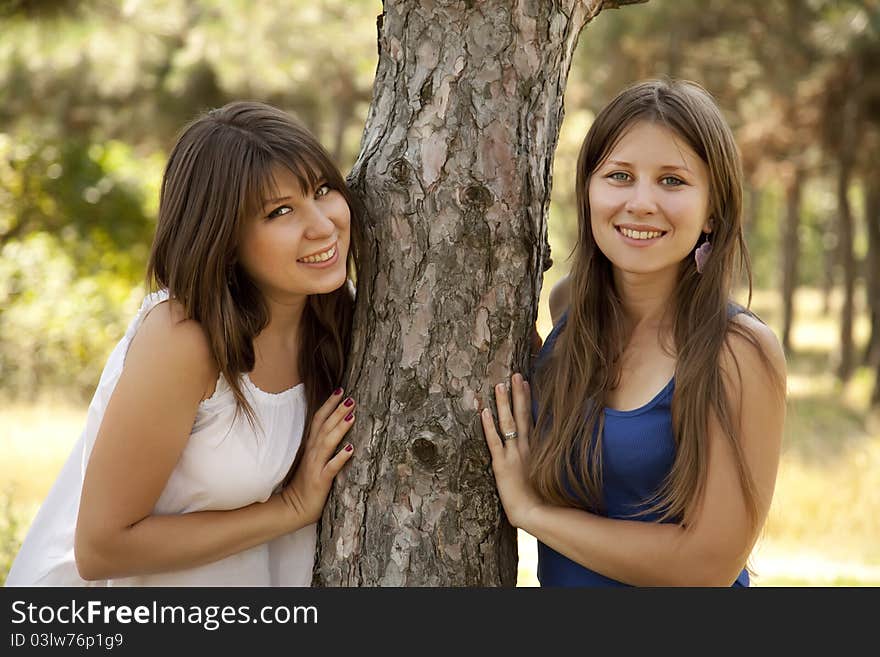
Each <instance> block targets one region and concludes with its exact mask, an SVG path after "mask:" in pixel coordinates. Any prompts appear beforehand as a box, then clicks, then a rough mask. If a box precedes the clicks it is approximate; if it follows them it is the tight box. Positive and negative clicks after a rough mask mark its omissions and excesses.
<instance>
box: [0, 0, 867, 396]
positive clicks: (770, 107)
mask: <svg viewBox="0 0 880 657" xmlns="http://www.w3.org/2000/svg"><path fill="white" fill-rule="evenodd" d="M381 11H382V4H381V2H379V0H320V1H316V2H309V3H301V2H295V1H293V0H279V1H278V2H273V3H251V2H244V1H243V0H234V1H231V0H199V1H196V0H154V1H151V2H147V1H141V0H125V1H124V2H105V1H98V0H93V1H84V2H78V3H76V2H67V1H63V0H55V1H51V2H49V1H39V2H29V1H26V0H16V1H14V2H10V1H6V2H0V256H2V259H0V397H2V398H7V399H29V398H34V397H36V396H38V395H40V394H42V393H45V392H46V391H51V392H53V393H61V394H63V395H67V396H72V397H74V398H77V399H86V398H88V396H89V394H90V392H91V390H92V389H93V387H94V385H95V383H96V382H97V378H98V376H99V374H100V369H101V367H102V365H103V361H104V359H105V358H106V356H107V354H108V353H109V351H110V349H111V348H112V345H113V343H114V342H115V341H116V340H117V339H118V338H119V337H120V336H121V334H122V333H123V331H124V328H125V326H126V323H127V321H128V320H129V317H130V316H131V313H132V312H133V310H134V309H136V307H137V305H138V300H139V297H140V295H141V294H142V287H141V285H142V278H143V273H144V265H145V262H146V258H147V255H148V251H149V245H150V239H151V235H152V232H153V228H154V222H155V216H156V209H157V200H158V186H159V181H160V178H161V173H162V166H163V163H164V160H165V157H166V154H167V152H168V150H169V149H170V147H171V145H172V143H173V141H174V138H175V135H176V134H177V133H178V131H179V130H180V129H181V127H182V126H183V125H184V124H185V123H186V122H187V121H189V120H190V119H192V118H193V117H194V116H195V115H196V114H198V113H199V112H201V111H203V110H205V109H208V108H210V107H214V106H218V105H220V104H223V103H225V102H227V101H229V100H232V99H236V98H257V99H261V100H264V101H267V102H270V103H273V104H276V105H278V106H280V107H282V108H284V109H286V110H288V111H290V112H291V113H293V114H294V115H296V116H298V117H299V118H300V119H301V120H302V121H303V122H304V123H305V124H306V125H307V126H308V127H309V128H310V129H311V130H312V131H313V132H314V133H315V134H316V135H317V136H318V137H319V139H320V140H321V141H322V142H323V143H324V144H325V145H326V146H327V147H328V149H329V150H330V151H331V153H332V154H333V155H334V157H335V158H336V160H337V162H338V164H339V166H340V167H341V168H342V169H343V170H345V171H347V170H348V168H349V167H350V165H351V164H352V163H353V161H354V158H355V157H356V155H357V152H358V149H359V142H360V136H361V131H362V128H363V123H364V119H365V117H366V113H367V109H368V106H369V101H370V97H371V92H372V81H373V73H374V71H375V66H376V60H377V46H376V17H377V15H378V14H379V13H381ZM878 16H880V9H878V2H877V1H876V0H869V1H867V2H855V1H842V0H834V1H832V0H805V1H804V2H791V1H789V0H743V1H742V2H736V3H731V2H726V1H722V0H709V1H704V0H700V1H698V0H677V1H676V2H662V1H659V0H653V1H651V2H648V3H647V4H645V5H636V6H630V7H626V8H622V9H619V10H607V11H603V12H602V13H601V14H600V16H599V17H598V18H597V19H596V20H595V21H594V22H593V23H591V24H590V25H589V26H588V27H587V28H586V30H585V31H584V32H583V34H582V35H581V39H580V43H579V45H578V48H577V52H576V56H575V59H574V63H573V66H572V70H571V74H570V78H569V85H568V89H567V92H566V110H567V116H566V119H565V122H564V124H563V127H562V132H561V135H560V140H559V147H558V149H557V153H556V160H555V166H554V172H553V174H554V175H553V179H554V188H553V200H552V205H551V210H550V218H549V221H550V242H551V246H552V248H553V257H554V262H555V265H554V267H553V269H551V270H550V271H549V272H548V273H547V276H546V278H545V292H546V290H548V289H549V287H550V286H551V285H552V284H553V283H554V282H555V281H556V280H558V279H559V278H560V277H561V276H562V275H563V274H564V273H565V272H566V271H567V270H568V262H567V256H568V254H569V252H570V251H571V248H572V246H573V244H574V239H575V236H576V225H575V224H576V212H575V209H574V180H575V162H576V158H577V151H578V148H579V145H580V142H581V140H582V138H583V135H584V133H585V132H586V130H587V128H588V127H589V124H590V121H591V120H592V116H593V115H594V113H595V112H596V111H597V110H598V108H600V107H601V106H602V105H603V104H604V103H605V102H607V100H608V99H610V98H611V97H612V96H613V95H614V94H615V93H616V92H617V91H618V90H619V89H620V88H621V87H622V86H624V85H625V84H628V83H630V82H632V81H634V80H637V79H640V78H645V77H660V76H679V77H686V78H690V79H693V80H696V81H698V82H700V83H702V84H704V85H705V86H706V87H707V88H708V89H709V90H710V91H712V92H713V93H714V94H715V95H716V96H717V97H718V100H719V103H720V104H721V105H722V107H723V109H724V111H725V114H726V115H727V118H728V120H729V121H730V123H731V125H732V126H733V127H734V129H735V131H736V132H737V136H738V140H739V142H740V147H741V149H742V152H743V159H744V162H745V165H746V173H747V177H748V181H747V182H748V189H747V191H748V192H749V194H748V198H749V199H751V201H752V203H753V205H754V208H750V209H749V210H748V212H749V216H750V217H751V222H750V224H749V226H748V241H749V246H750V249H751V254H752V260H753V264H754V273H755V282H756V286H757V287H758V288H765V289H769V288H774V287H776V286H777V284H778V275H779V260H780V257H779V252H780V237H779V234H780V225H781V218H782V216H783V215H784V211H785V208H784V204H785V193H784V185H785V181H786V179H787V176H789V175H790V167H791V162H793V161H797V162H799V163H800V164H801V165H802V166H804V167H806V168H807V169H808V170H809V182H808V185H807V189H806V192H805V194H804V203H803V207H802V213H801V214H802V221H801V231H800V236H801V252H802V254H803V255H802V258H801V265H800V274H799V275H800V283H801V284H804V285H811V286H821V285H827V284H828V279H829V278H831V279H832V281H831V282H833V277H834V276H835V275H836V274H835V269H834V265H833V264H830V265H829V264H828V263H829V262H832V261H833V257H832V256H833V253H834V249H835V244H836V234H835V221H834V219H835V212H836V201H835V197H834V193H833V189H834V177H833V163H831V162H830V160H829V159H828V157H826V155H825V151H826V150H827V149H824V147H823V134H824V132H823V127H822V126H823V116H824V115H823V114H822V107H823V105H822V102H823V93H824V91H823V90H824V89H826V88H827V87H828V85H829V80H831V81H833V80H834V79H836V78H835V75H836V71H837V69H836V68H835V67H836V66H837V67H839V66H841V64H840V62H841V61H843V60H846V57H852V56H854V55H853V53H859V52H862V51H870V50H871V48H875V49H876V48H877V34H878V24H880V18H878ZM450 38H454V35H450ZM866 44H867V45H866ZM874 68H876V67H874ZM868 73H869V74H870V75H873V77H872V78H870V79H871V80H875V82H874V84H876V77H877V75H878V74H877V73H876V71H873V72H872V71H868ZM838 77H839V76H838ZM826 132H827V130H826ZM865 143H866V145H870V144H871V143H873V142H870V140H867V141H866V142H865ZM876 152H877V149H876V148H875V149H874V150H871V149H869V148H866V149H865V154H864V156H863V157H864V158H866V159H867V158H869V157H870V155H871V153H876ZM863 184H864V183H863V182H862V180H861V179H857V180H856V182H855V183H854V187H853V189H852V200H853V203H854V205H855V207H856V211H857V214H858V212H860V211H861V194H860V189H861V186H862V185H863ZM854 249H855V254H856V258H857V259H864V257H865V254H866V250H867V246H866V239H865V235H864V229H863V226H862V224H861V223H859V224H857V233H856V239H855V244H854ZM829 272H830V274H829ZM541 312H542V321H544V322H545V323H546V321H547V317H546V311H545V310H542V311H541Z"/></svg>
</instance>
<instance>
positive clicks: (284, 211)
mask: <svg viewBox="0 0 880 657" xmlns="http://www.w3.org/2000/svg"><path fill="white" fill-rule="evenodd" d="M289 212H293V208H291V207H290V206H289V205H281V206H278V207H277V208H275V209H274V210H272V212H270V213H269V214H267V215H266V219H274V218H275V217H280V216H281V215H282V214H287V213H289Z"/></svg>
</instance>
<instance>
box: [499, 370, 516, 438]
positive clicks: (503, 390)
mask: <svg viewBox="0 0 880 657" xmlns="http://www.w3.org/2000/svg"><path fill="white" fill-rule="evenodd" d="M495 404H496V405H497V406H498V427H499V428H500V429H501V433H502V434H505V433H510V432H511V431H516V422H514V420H513V413H512V412H511V410H510V397H509V396H508V394H507V386H506V385H505V384H503V383H499V384H498V385H497V386H495ZM513 440H516V439H515V438H514V439H513ZM505 442H508V441H507V440H505Z"/></svg>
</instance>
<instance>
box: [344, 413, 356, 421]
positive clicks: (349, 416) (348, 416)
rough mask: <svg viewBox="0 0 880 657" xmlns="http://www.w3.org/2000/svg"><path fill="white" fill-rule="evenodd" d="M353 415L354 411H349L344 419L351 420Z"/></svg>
mask: <svg viewBox="0 0 880 657" xmlns="http://www.w3.org/2000/svg"><path fill="white" fill-rule="evenodd" d="M353 417H354V411H352V412H351V413H349V414H348V415H346V416H345V421H346V422H351V418H353Z"/></svg>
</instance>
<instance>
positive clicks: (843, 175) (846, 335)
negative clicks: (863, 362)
mask: <svg viewBox="0 0 880 657" xmlns="http://www.w3.org/2000/svg"><path fill="white" fill-rule="evenodd" d="M850 158H851V156H850V155H849V154H843V153H842V154H841V157H840V158H839V163H840V167H839V171H838V174H837V208H838V214H837V219H838V232H837V234H838V236H839V238H840V242H839V244H838V246H839V248H840V252H839V253H840V264H841V266H842V268H843V304H842V306H841V309H840V345H839V348H840V354H839V357H840V361H839V362H838V366H837V376H838V377H839V378H840V380H841V381H843V382H846V381H849V378H850V377H851V376H852V373H853V366H854V363H853V360H854V358H853V352H854V350H855V347H854V345H853V315H854V312H855V311H854V297H855V287H856V259H855V257H854V256H853V233H854V229H853V215H852V208H851V206H850V203H849V198H848V191H849V181H850V167H851V164H850Z"/></svg>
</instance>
